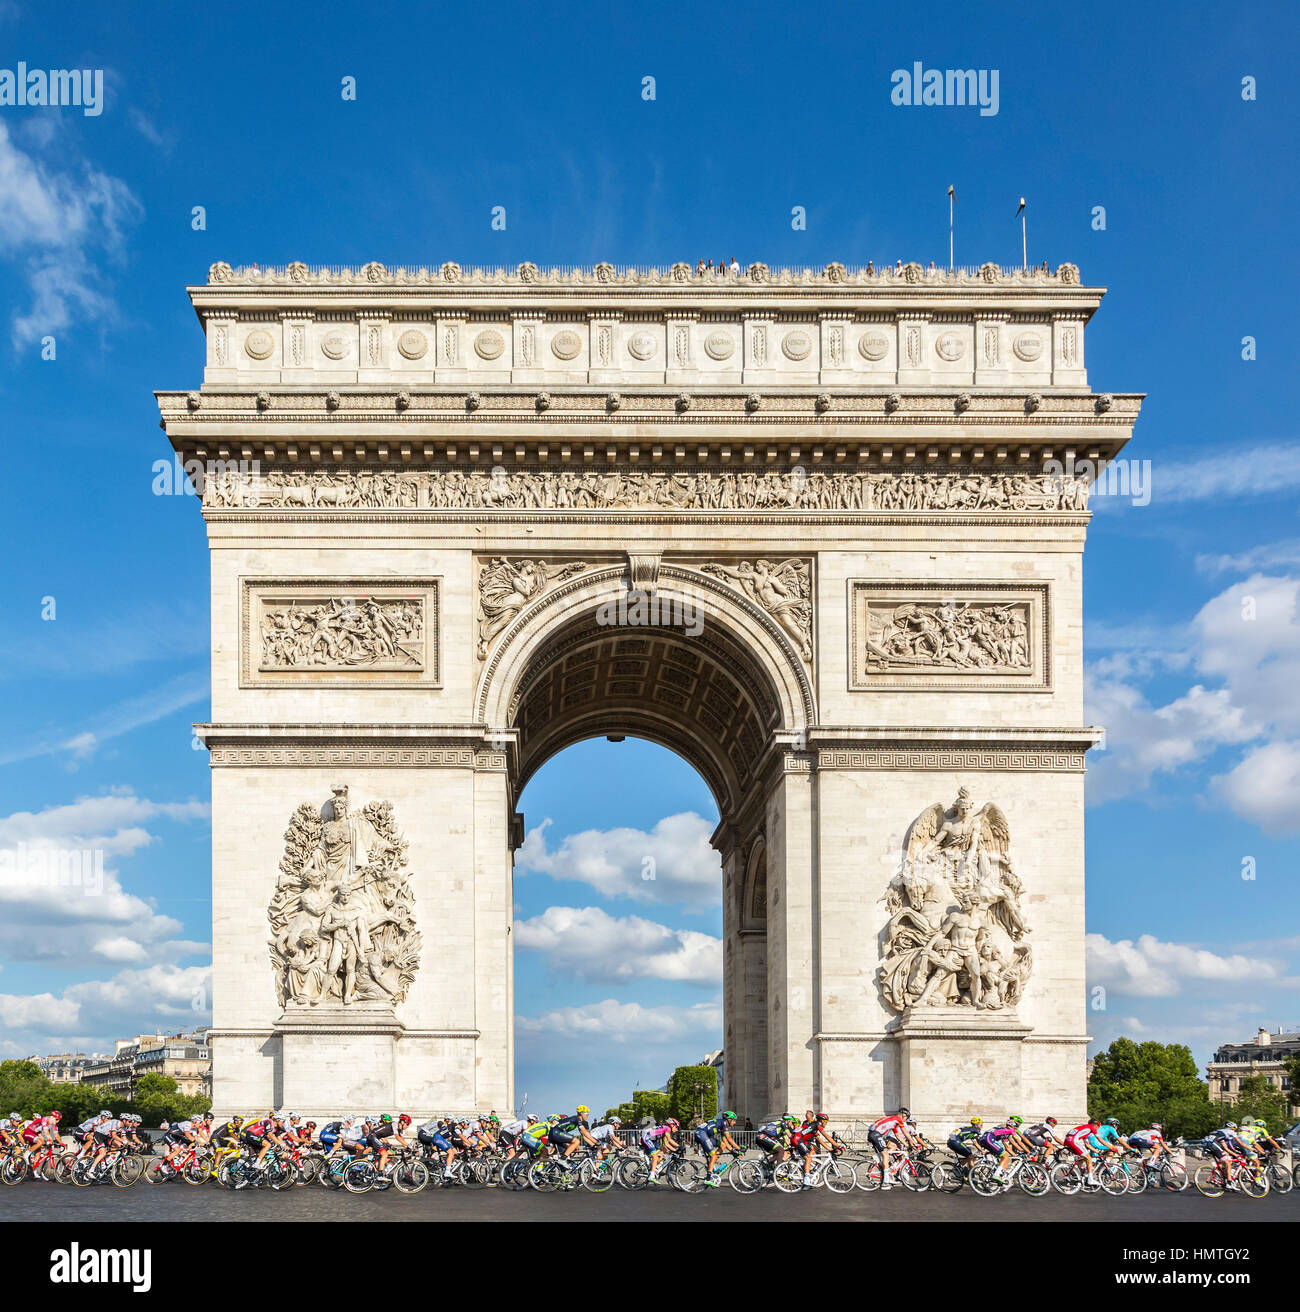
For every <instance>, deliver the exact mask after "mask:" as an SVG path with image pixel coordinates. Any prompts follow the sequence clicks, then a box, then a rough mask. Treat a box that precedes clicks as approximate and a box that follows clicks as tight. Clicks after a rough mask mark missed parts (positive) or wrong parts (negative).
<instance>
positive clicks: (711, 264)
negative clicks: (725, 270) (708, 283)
mask: <svg viewBox="0 0 1300 1312" xmlns="http://www.w3.org/2000/svg"><path fill="white" fill-rule="evenodd" d="M704 267H705V268H706V269H708V271H709V272H710V273H712V272H713V259H712V257H710V259H709V262H708V264H706V265H705V266H704Z"/></svg>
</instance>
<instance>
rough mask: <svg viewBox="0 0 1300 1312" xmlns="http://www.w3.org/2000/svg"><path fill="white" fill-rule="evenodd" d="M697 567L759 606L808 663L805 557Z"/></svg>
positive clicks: (808, 583)
mask: <svg viewBox="0 0 1300 1312" xmlns="http://www.w3.org/2000/svg"><path fill="white" fill-rule="evenodd" d="M700 569H701V571H702V572H703V573H705V574H711V575H713V577H714V578H719V579H725V580H727V582H729V583H731V584H733V585H734V586H735V587H737V588H738V589H739V590H740V591H741V592H743V593H744V594H745V595H746V596H747V597H748V598H749V599H750V600H751V601H753V602H756V603H757V604H758V605H759V606H761V607H762V608H763V609H764V610H765V611H766V612H767V613H768V614H769V615H770V616H771V617H772V618H773V619H774V620H775V621H776V622H777V623H778V624H779V625H780V626H781V627H782V628H783V629H784V630H785V632H786V633H787V634H788V635H789V637H790V638H791V640H792V641H793V642H794V645H795V646H796V647H797V648H798V650H799V654H800V656H802V657H803V659H804V660H805V661H807V662H808V663H809V664H811V663H812V572H811V570H810V568H809V565H808V562H807V561H806V560H798V559H790V560H778V561H771V560H754V561H749V560H742V561H739V562H738V563H737V564H735V565H701V566H700Z"/></svg>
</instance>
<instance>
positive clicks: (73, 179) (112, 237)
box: [0, 123, 142, 346]
mask: <svg viewBox="0 0 1300 1312" xmlns="http://www.w3.org/2000/svg"><path fill="white" fill-rule="evenodd" d="M141 216H142V210H141V206H140V203H139V201H138V200H136V198H135V196H134V195H133V194H132V192H131V189H130V188H129V187H128V186H127V185H126V183H124V182H122V181H121V180H120V179H119V178H114V177H110V176H109V175H108V174H106V173H103V172H101V171H100V170H98V169H95V168H92V167H90V166H89V165H88V164H86V163H84V162H83V163H81V164H80V165H79V166H78V167H76V168H75V169H74V170H66V171H64V170H60V169H57V168H53V167H47V166H46V165H45V164H42V163H41V162H40V161H38V160H37V159H35V158H34V157H33V156H32V155H29V154H28V153H27V152H26V151H24V150H23V149H21V148H20V147H19V146H18V144H17V143H16V142H15V141H14V139H13V138H12V136H11V135H10V133H9V130H8V128H7V127H6V126H5V125H4V124H3V123H0V255H3V256H6V257H9V258H12V259H14V260H16V261H21V262H22V263H23V266H24V272H25V275H26V278H27V283H28V287H29V289H30V291H31V298H32V299H31V305H30V306H29V307H28V309H27V311H26V312H25V313H19V314H17V315H16V316H15V318H14V321H13V337H14V342H15V344H16V345H18V346H22V345H25V344H27V343H29V342H31V341H32V340H34V339H35V338H37V337H40V336H43V335H45V334H46V333H54V334H58V333H60V332H62V331H63V330H64V329H66V328H67V327H68V326H69V325H70V324H71V323H72V322H73V320H74V317H75V318H76V319H77V320H78V321H80V322H83V323H84V322H86V321H93V320H104V319H110V318H111V317H112V316H113V314H114V312H115V306H114V303H113V299H112V296H111V295H110V294H109V292H108V291H106V290H105V282H104V278H103V276H102V274H101V273H100V272H99V270H98V269H97V268H96V267H95V263H94V261H95V258H97V257H98V256H100V255H105V256H107V257H109V258H110V259H119V258H120V257H121V255H122V253H123V250H124V246H125V232H126V230H127V229H128V228H130V227H132V226H134V225H135V224H136V223H138V222H139V220H140V218H141Z"/></svg>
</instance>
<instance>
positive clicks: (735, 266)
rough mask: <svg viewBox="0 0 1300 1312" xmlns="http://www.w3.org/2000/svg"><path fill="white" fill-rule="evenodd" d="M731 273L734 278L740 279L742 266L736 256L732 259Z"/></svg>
mask: <svg viewBox="0 0 1300 1312" xmlns="http://www.w3.org/2000/svg"><path fill="white" fill-rule="evenodd" d="M731 272H732V274H733V276H734V277H737V278H739V277H740V264H739V263H738V262H737V260H736V257H735V256H734V255H733V256H732V257H731Z"/></svg>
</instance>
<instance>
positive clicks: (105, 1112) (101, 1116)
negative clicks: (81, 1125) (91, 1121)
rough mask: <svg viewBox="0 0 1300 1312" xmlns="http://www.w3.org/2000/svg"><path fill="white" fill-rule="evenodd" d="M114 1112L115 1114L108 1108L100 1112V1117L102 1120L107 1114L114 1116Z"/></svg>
mask: <svg viewBox="0 0 1300 1312" xmlns="http://www.w3.org/2000/svg"><path fill="white" fill-rule="evenodd" d="M112 1114H113V1113H112V1112H110V1111H107V1110H105V1111H102V1112H100V1113H99V1119H100V1120H101V1121H102V1120H103V1119H104V1117H106V1116H112Z"/></svg>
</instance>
